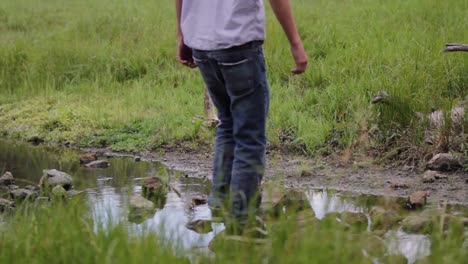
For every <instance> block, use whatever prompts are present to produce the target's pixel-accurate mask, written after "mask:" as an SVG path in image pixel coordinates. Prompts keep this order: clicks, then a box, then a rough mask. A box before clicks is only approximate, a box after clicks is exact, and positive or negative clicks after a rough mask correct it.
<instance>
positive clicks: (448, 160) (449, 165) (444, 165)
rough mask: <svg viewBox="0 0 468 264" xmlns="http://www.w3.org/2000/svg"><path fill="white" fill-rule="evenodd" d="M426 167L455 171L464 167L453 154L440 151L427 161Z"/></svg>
mask: <svg viewBox="0 0 468 264" xmlns="http://www.w3.org/2000/svg"><path fill="white" fill-rule="evenodd" d="M426 168H427V169H430V170H436V171H453V170H457V169H460V168H462V165H461V163H460V161H459V160H458V159H456V158H455V157H454V156H453V155H452V154H450V153H439V154H437V155H435V156H434V157H433V158H432V159H431V160H430V161H428V162H427V164H426Z"/></svg>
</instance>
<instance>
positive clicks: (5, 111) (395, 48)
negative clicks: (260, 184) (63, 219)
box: [0, 0, 468, 153]
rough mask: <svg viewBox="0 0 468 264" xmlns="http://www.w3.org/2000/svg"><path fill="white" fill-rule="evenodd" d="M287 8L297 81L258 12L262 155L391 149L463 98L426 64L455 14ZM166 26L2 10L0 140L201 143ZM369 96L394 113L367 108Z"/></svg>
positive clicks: (149, 145)
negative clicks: (377, 142) (387, 98)
mask: <svg viewBox="0 0 468 264" xmlns="http://www.w3.org/2000/svg"><path fill="white" fill-rule="evenodd" d="M293 7H294V11H295V15H296V17H297V23H298V27H299V30H300V33H301V35H302V36H303V39H304V45H305V47H306V49H307V50H308V52H309V55H310V69H309V71H308V72H307V73H306V74H305V75H303V76H300V77H292V76H291V75H290V74H289V72H288V70H289V68H290V67H291V66H292V59H291V56H290V54H289V49H288V48H287V44H286V40H285V37H284V36H283V35H284V34H283V33H282V32H281V29H280V27H279V25H278V23H277V22H276V21H275V20H274V18H273V15H272V13H271V12H268V21H267V27H268V40H267V42H266V46H265V52H266V57H267V63H268V66H269V79H270V83H271V89H272V93H271V95H272V98H271V100H272V102H271V114H270V122H269V127H268V132H269V133H268V134H269V139H270V142H271V144H272V145H273V146H279V145H280V144H284V145H286V147H287V149H292V150H298V151H301V152H305V153H313V152H315V151H317V150H318V149H322V150H323V151H327V152H330V151H333V149H329V146H327V144H324V142H327V143H329V144H330V145H331V146H333V148H334V147H335V146H337V145H338V146H341V147H342V149H343V148H347V147H349V146H355V145H356V144H358V143H359V137H360V135H361V134H362V133H363V132H365V131H379V132H381V133H383V134H384V135H385V136H386V137H387V136H390V135H392V134H393V132H392V131H387V130H393V129H397V128H401V126H403V125H405V124H408V123H409V122H410V121H411V120H408V119H411V115H410V114H411V113H408V112H410V111H420V112H428V111H429V110H430V109H431V108H435V109H438V108H443V106H446V105H451V104H453V102H454V101H455V100H456V99H455V98H460V97H463V96H465V95H466V91H467V87H466V85H467V83H468V81H467V75H466V67H467V63H466V62H467V59H466V56H458V54H445V55H441V54H440V53H439V50H440V49H441V48H442V46H443V44H444V43H445V42H450V41H461V40H462V39H460V37H461V36H460V32H465V31H466V30H465V29H466V26H465V25H466V23H465V20H464V19H465V14H464V10H465V9H466V8H465V6H464V1H462V0H454V1H439V0H428V1H424V2H422V1H419V0H411V1H406V0H396V1H386V2H385V3H381V2H378V1H373V0H359V1H357V2H355V1H351V2H343V1H326V0H318V1H313V2H311V1H304V0H301V1H294V3H293ZM363 7H365V8H363ZM336 14H340V15H339V16H337V15H336ZM174 21H175V20H174V7H173V4H172V2H170V1H166V2H163V3H155V2H154V1H146V0H138V1H110V0H99V1H86V0H81V1H74V2H73V3H69V4H67V5H65V6H64V5H63V3H62V1H58V0H52V1H47V2H46V3H42V2H41V3H40V4H38V3H37V1H31V0H4V1H1V3H0V32H1V36H2V37H1V38H0V124H1V125H0V135H9V136H12V137H19V138H22V139H25V140H34V141H41V140H45V141H56V142H70V143H72V144H77V145H81V146H111V147H112V148H113V149H114V150H126V151H136V150H144V149H154V148H159V147H161V146H168V145H173V144H175V143H180V142H189V143H208V142H211V138H212V132H211V131H209V130H206V129H201V127H200V123H199V122H192V120H193V117H194V116H197V115H202V111H203V102H202V100H203V89H204V85H203V82H202V80H201V78H200V76H199V74H198V73H197V72H196V71H191V70H188V69H185V68H183V67H182V66H179V65H178V64H177V62H176V61H175V58H174V54H175V51H174V50H175V37H174V33H173V32H174V30H175V25H174ZM378 90H386V91H387V92H388V93H389V94H391V95H394V96H397V97H398V98H401V101H402V102H404V105H406V106H407V107H406V108H404V109H403V108H401V107H386V108H385V109H383V108H382V109H377V108H378V107H373V106H370V104H369V101H370V99H371V98H372V97H373V95H374V94H375V93H376V92H377V91H378ZM405 109H407V110H405ZM401 111H406V112H404V113H401ZM399 117H405V118H403V119H401V118H400V119H399ZM399 122H400V123H401V124H399ZM361 124H368V125H367V126H368V127H364V128H363V127H362V125H361ZM376 126H382V127H381V128H382V129H381V130H377V129H375V127H376ZM414 129H416V128H414ZM382 130H385V131H382ZM411 138H413V137H411ZM414 138H417V137H414ZM382 141H384V142H385V140H382Z"/></svg>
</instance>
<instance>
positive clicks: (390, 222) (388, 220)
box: [370, 207, 402, 230]
mask: <svg viewBox="0 0 468 264" xmlns="http://www.w3.org/2000/svg"><path fill="white" fill-rule="evenodd" d="M370 217H371V228H372V230H390V229H391V228H392V227H393V226H395V225H396V224H398V222H399V221H400V220H401V219H402V217H401V216H400V214H398V212H396V211H395V210H393V209H389V210H386V209H385V208H383V207H374V208H372V209H371V211H370Z"/></svg>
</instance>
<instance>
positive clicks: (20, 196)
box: [10, 189, 37, 201]
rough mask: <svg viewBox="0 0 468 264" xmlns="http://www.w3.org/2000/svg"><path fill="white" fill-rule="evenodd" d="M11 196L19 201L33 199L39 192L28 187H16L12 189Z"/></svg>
mask: <svg viewBox="0 0 468 264" xmlns="http://www.w3.org/2000/svg"><path fill="white" fill-rule="evenodd" d="M10 197H11V199H13V200H18V201H24V200H33V199H35V198H36V197H37V192H34V191H31V190H27V189H16V190H12V191H10Z"/></svg>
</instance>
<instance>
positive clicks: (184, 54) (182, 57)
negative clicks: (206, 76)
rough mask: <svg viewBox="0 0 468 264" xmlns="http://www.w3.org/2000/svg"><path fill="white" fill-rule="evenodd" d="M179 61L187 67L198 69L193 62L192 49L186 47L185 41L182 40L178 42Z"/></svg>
mask: <svg viewBox="0 0 468 264" xmlns="http://www.w3.org/2000/svg"><path fill="white" fill-rule="evenodd" d="M177 60H178V61H179V62H180V63H181V64H183V65H185V66H187V67H190V68H195V67H197V65H196V64H195V61H193V57H192V49H191V48H189V47H188V46H187V45H185V44H184V40H183V39H181V38H179V39H178V40H177Z"/></svg>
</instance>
